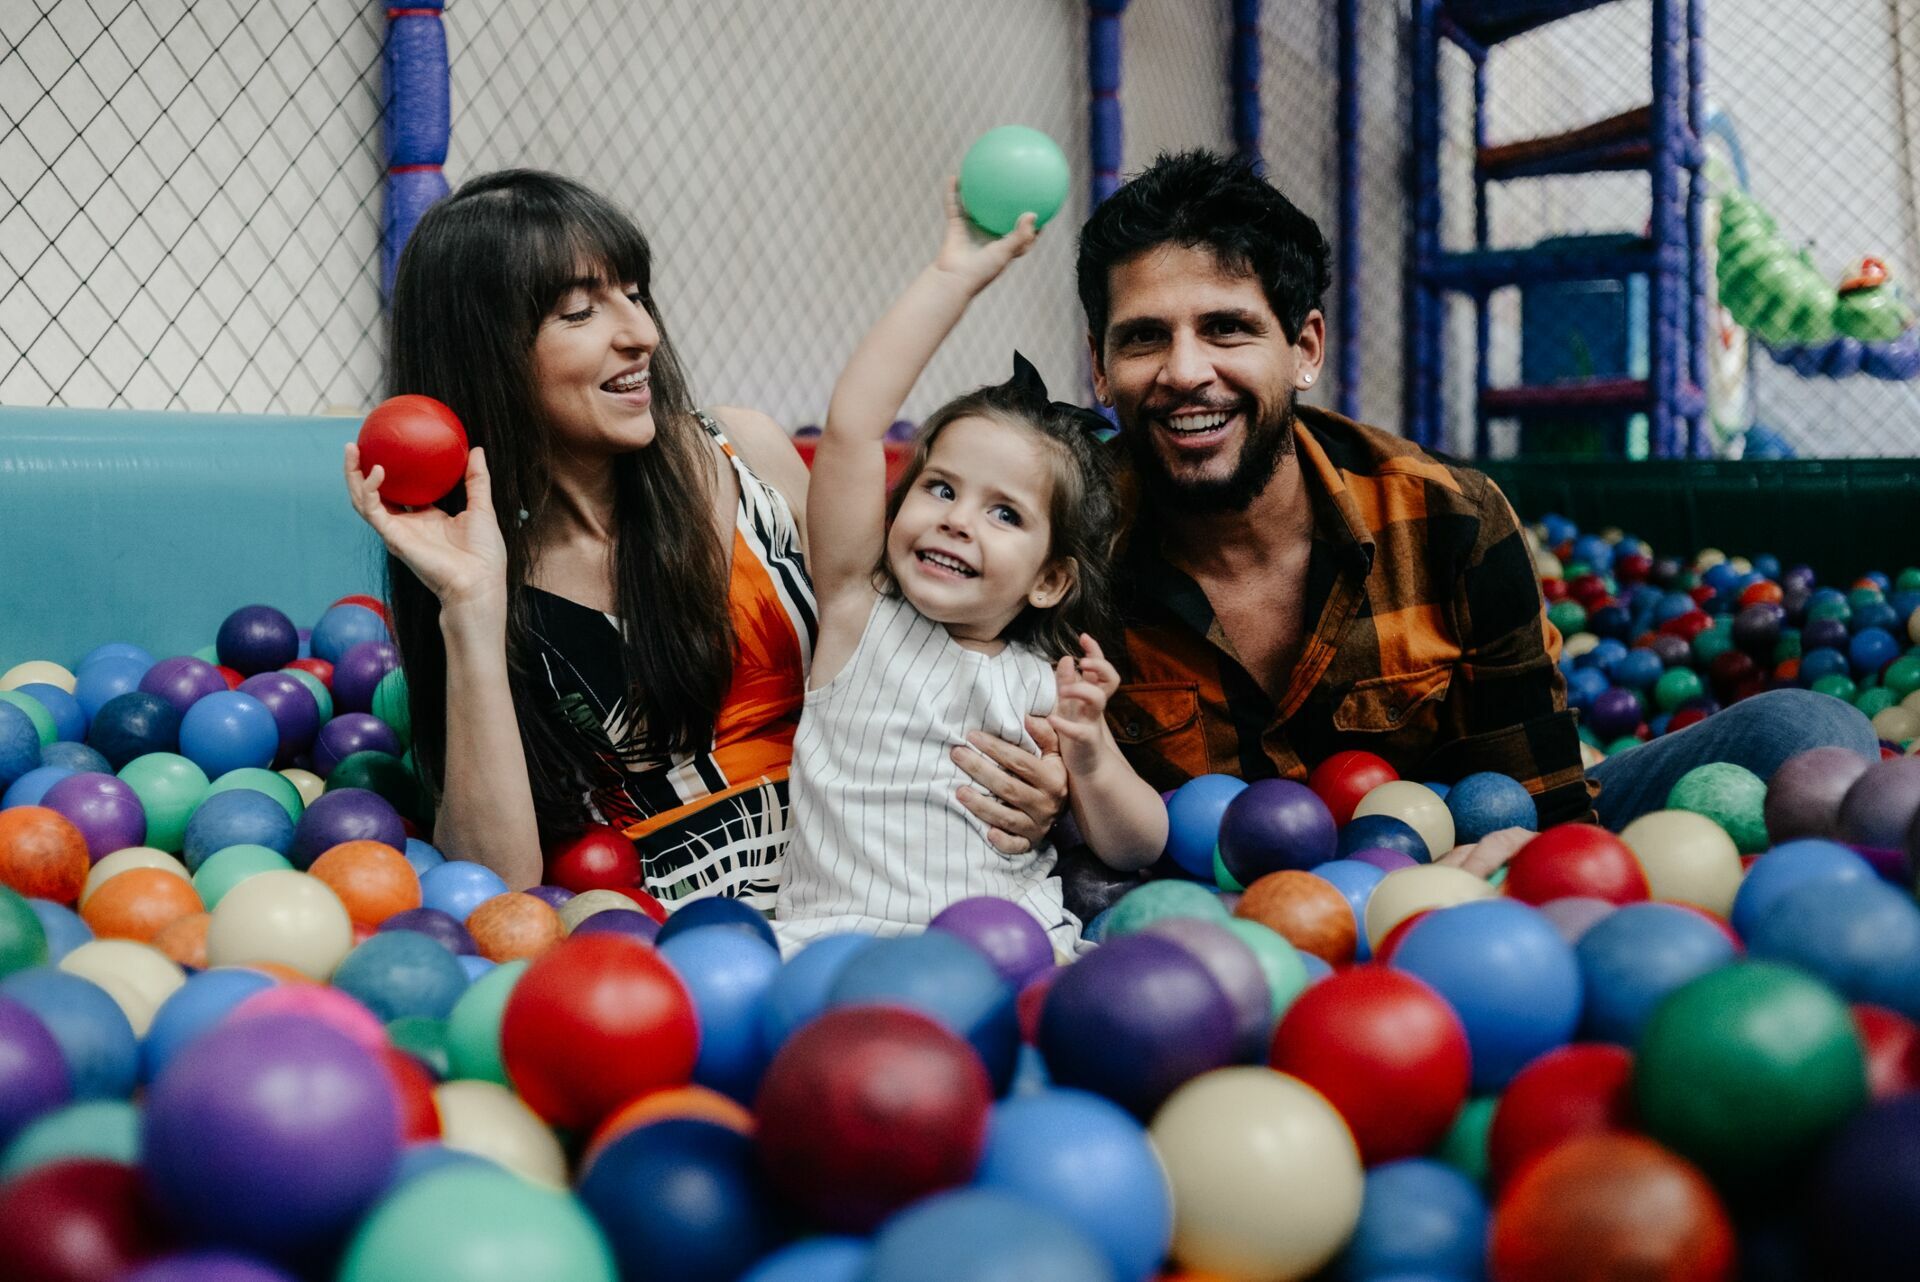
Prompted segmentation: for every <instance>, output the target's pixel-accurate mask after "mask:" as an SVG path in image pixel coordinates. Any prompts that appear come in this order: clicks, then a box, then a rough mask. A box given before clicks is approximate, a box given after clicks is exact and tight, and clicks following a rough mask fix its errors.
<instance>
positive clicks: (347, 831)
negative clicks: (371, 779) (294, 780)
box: [287, 788, 407, 872]
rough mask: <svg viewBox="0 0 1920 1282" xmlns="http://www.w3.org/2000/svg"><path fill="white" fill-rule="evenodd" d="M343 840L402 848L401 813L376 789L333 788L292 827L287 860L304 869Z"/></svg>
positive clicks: (404, 828)
mask: <svg viewBox="0 0 1920 1282" xmlns="http://www.w3.org/2000/svg"><path fill="white" fill-rule="evenodd" d="M343 841H379V842H384V843H386V844H387V845H389V846H392V847H393V848H394V849H395V850H402V849H405V847H406V844H407V830H406V827H405V826H404V825H403V824H402V823H401V822H400V812H399V811H397V810H395V809H394V808H393V803H392V802H390V801H388V800H387V799H386V798H385V797H382V796H381V795H380V794H379V793H377V792H368V791H367V790H366V789H365V788H336V789H335V790H334V791H332V792H329V793H324V794H322V795H321V796H319V797H316V798H315V799H314V802H313V804H312V805H311V806H308V807H307V808H306V811H305V812H304V813H303V814H301V816H300V822H299V823H298V824H296V825H295V826H294V829H293V846H292V848H291V849H289V850H288V851H287V859H288V860H289V861H290V862H291V863H292V864H293V866H294V867H295V868H298V869H300V870H301V871H303V872H304V871H305V870H306V869H308V868H309V867H311V866H312V865H313V861H314V860H316V859H318V858H319V857H320V856H321V855H323V854H325V853H326V852H327V851H329V850H331V849H333V848H334V847H335V846H337V845H339V844H340V843H341V842H343Z"/></svg>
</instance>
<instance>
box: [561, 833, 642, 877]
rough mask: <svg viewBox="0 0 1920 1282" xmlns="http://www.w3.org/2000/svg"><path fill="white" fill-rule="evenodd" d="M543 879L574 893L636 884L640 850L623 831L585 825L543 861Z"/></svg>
mask: <svg viewBox="0 0 1920 1282" xmlns="http://www.w3.org/2000/svg"><path fill="white" fill-rule="evenodd" d="M546 876H547V880H548V881H550V882H552V883H553V884H554V885H556V886H564V887H566V888H567V889H568V890H571V891H573V892H574V893H575V894H580V893H582V892H584V891H588V890H610V889H612V888H614V887H616V886H636V885H638V884H639V883H640V851H639V849H638V848H637V847H636V846H635V845H634V844H633V842H632V841H630V840H629V839H628V838H627V836H626V834H625V833H623V832H621V831H620V830H619V829H618V828H613V827H609V826H608V825H605V824H589V825H588V826H587V827H586V829H585V830H584V831H582V832H581V834H580V835H579V836H578V837H575V838H574V839H573V840H571V841H570V842H568V843H567V844H566V845H564V846H562V847H561V848H560V849H559V850H558V851H557V852H555V853H554V855H553V856H552V857H551V858H550V859H549V860H548V861H547V872H546Z"/></svg>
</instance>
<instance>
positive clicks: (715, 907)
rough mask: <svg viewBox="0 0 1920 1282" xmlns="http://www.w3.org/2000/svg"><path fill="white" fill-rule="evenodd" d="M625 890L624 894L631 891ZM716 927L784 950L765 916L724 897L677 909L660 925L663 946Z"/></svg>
mask: <svg viewBox="0 0 1920 1282" xmlns="http://www.w3.org/2000/svg"><path fill="white" fill-rule="evenodd" d="M621 889H622V891H623V892H624V891H625V890H627V889H631V888H630V887H623V888H621ZM712 926H718V927H723V928H726V929H732V930H743V931H745V932H747V933H748V934H750V935H755V936H758V937H759V938H760V939H761V940H762V941H763V942H764V943H765V944H766V945H767V946H768V947H769V948H778V947H779V946H780V944H779V941H778V940H776V939H775V938H774V936H773V927H772V926H770V925H768V924H767V919H766V916H765V915H764V914H762V913H759V912H756V911H755V910H754V909H752V908H750V907H748V906H747V905H746V904H743V903H741V902H740V901H739V900H738V899H729V898H727V897H725V896H721V895H709V896H707V897H706V898H704V899H694V900H690V901H685V902H682V903H680V904H679V905H677V906H676V907H675V908H674V910H673V913H672V915H671V916H668V917H667V918H666V919H665V920H664V921H663V922H662V923H661V925H660V942H661V943H662V944H665V943H667V942H668V941H669V940H671V939H673V938H674V937H675V936H677V935H680V934H683V933H684V932H686V931H689V930H698V929H701V928H703V927H712Z"/></svg>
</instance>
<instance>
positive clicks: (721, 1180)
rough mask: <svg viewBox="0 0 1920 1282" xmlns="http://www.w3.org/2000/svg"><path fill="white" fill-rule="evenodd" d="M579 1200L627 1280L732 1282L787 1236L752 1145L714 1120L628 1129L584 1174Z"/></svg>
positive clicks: (679, 1122)
mask: <svg viewBox="0 0 1920 1282" xmlns="http://www.w3.org/2000/svg"><path fill="white" fill-rule="evenodd" d="M579 1196H580V1201H581V1203H582V1204H583V1205H585V1207H586V1208H587V1210H588V1211H589V1212H591V1213H592V1215H593V1216H594V1218H595V1220H596V1221H597V1222H598V1223H599V1224H600V1227H601V1229H602V1231H603V1232H604V1233H605V1234H606V1236H607V1240H608V1242H609V1244H610V1245H611V1246H612V1248H613V1255H614V1260H615V1262H616V1264H617V1265H618V1267H619V1268H620V1269H621V1271H622V1272H623V1273H624V1274H626V1275H628V1276H634V1277H640V1276H663V1277H673V1278H684V1279H686V1282H731V1280H732V1279H734V1278H737V1277H739V1276H740V1274H741V1273H742V1272H744V1271H745V1270H746V1268H747V1267H748V1266H749V1265H750V1264H752V1262H753V1261H754V1260H755V1259H756V1258H758V1257H759V1256H760V1255H762V1254H764V1253H765V1252H766V1250H767V1249H768V1248H769V1247H770V1246H772V1245H773V1244H774V1243H775V1242H776V1241H778V1240H779V1237H780V1236H781V1234H780V1229H779V1226H778V1224H777V1223H776V1220H775V1214H774V1210H773V1208H772V1207H771V1206H770V1205H769V1203H768V1199H767V1196H766V1193H765V1192H764V1190H763V1186H762V1185H761V1183H760V1180H759V1179H758V1173H757V1171H756V1170H755V1165H754V1149H753V1141H752V1140H750V1139H748V1138H747V1137H746V1136H744V1135H741V1134H739V1133H738V1132H736V1131H733V1130H731V1129H729V1128H727V1127H724V1126H716V1125H714V1124H712V1123H710V1122H702V1121H693V1120H680V1119H674V1120H669V1121H663V1122H656V1123H654V1124H653V1125H651V1126H643V1127H640V1128H639V1129H637V1130H634V1131H630V1132H628V1133H627V1134H626V1135H623V1136H621V1137H620V1138H619V1139H617V1140H615V1141H613V1142H612V1143H611V1144H609V1145H607V1146H606V1147H605V1148H604V1149H602V1150H601V1151H600V1153H599V1155H598V1156H597V1157H596V1158H595V1159H594V1161H593V1163H592V1165H590V1166H589V1167H587V1169H586V1172H585V1174H584V1176H583V1177H582V1178H581V1181H580V1190H579Z"/></svg>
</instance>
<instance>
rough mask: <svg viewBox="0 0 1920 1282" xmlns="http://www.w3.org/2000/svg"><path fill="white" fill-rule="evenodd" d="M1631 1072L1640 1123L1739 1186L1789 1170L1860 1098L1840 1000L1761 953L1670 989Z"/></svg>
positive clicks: (1860, 1069)
mask: <svg viewBox="0 0 1920 1282" xmlns="http://www.w3.org/2000/svg"><path fill="white" fill-rule="evenodd" d="M1633 1076H1634V1095H1635V1099H1636V1102H1637V1103H1638V1105H1639V1108H1640V1117H1641V1120H1642V1121H1643V1122H1644V1123H1645V1124H1646V1128H1647V1132H1648V1133H1649V1134H1650V1135H1652V1136H1653V1137H1654V1138H1655V1139H1657V1140H1659V1141H1661V1142H1662V1143H1664V1144H1667V1145H1669V1146H1670V1147H1672V1148H1673V1149H1674V1150H1675V1151H1676V1152H1678V1153H1680V1154H1681V1155H1683V1156H1685V1157H1689V1158H1692V1159H1693V1160H1694V1161H1695V1162H1698V1163H1699V1164H1700V1165H1701V1166H1702V1167H1703V1168H1705V1169H1706V1171H1707V1172H1708V1174H1710V1175H1712V1176H1714V1177H1715V1178H1716V1179H1719V1180H1722V1181H1726V1182H1728V1183H1731V1184H1735V1185H1740V1186H1751V1185H1753V1184H1755V1183H1763V1182H1765V1181H1766V1180H1768V1179H1770V1178H1772V1177H1774V1176H1778V1175H1786V1174H1789V1173H1790V1172H1792V1171H1793V1170H1795V1169H1797V1168H1799V1167H1800V1166H1801V1165H1802V1164H1803V1163H1804V1162H1805V1161H1806V1159H1807V1158H1808V1157H1809V1155H1810V1154H1811V1153H1812V1151H1813V1150H1814V1149H1815V1148H1816V1147H1817V1146H1818V1144H1819V1143H1820V1141H1821V1140H1822V1139H1824V1138H1825V1137H1826V1136H1827V1134H1828V1133H1829V1132H1831V1131H1832V1130H1833V1129H1834V1128H1835V1127H1837V1126H1838V1125H1840V1124H1841V1123H1842V1122H1844V1121H1845V1120H1846V1119H1847V1118H1848V1117H1849V1116H1851V1115H1852V1114H1853V1113H1854V1112H1856V1111H1858V1110H1859V1109H1860V1108H1862V1107H1864V1106H1865V1104H1866V1102H1867V1079H1866V1058H1865V1055H1864V1053H1863V1052H1862V1050H1861V1046H1860V1037H1859V1034H1858V1033H1857V1032H1856V1031H1855V1029H1854V1023H1853V1018H1852V1015H1851V1012H1850V1011H1849V1010H1848V1008H1847V1005H1846V1003H1845V1002H1843V1001H1842V1000H1841V999H1840V998H1839V997H1837V996H1835V995H1834V993H1833V992H1832V991H1831V990H1829V989H1828V988H1827V987H1825V986H1824V985H1822V984H1820V983H1819V982H1818V981H1816V980H1814V979H1812V978H1810V977H1808V976H1806V975H1804V974H1802V973H1801V972H1799V971H1797V970H1793V969H1790V968H1789V967H1786V966H1780V965H1775V964H1773V963H1770V962H1737V963H1735V964H1733V965H1730V966H1724V967H1722V968H1720V969H1718V970H1714V971H1710V972H1708V973H1707V974H1705V975H1702V976H1700V977H1699V978H1698V979H1695V980H1693V981H1691V982H1689V983H1688V984H1686V985H1684V986H1683V987H1681V988H1680V989H1678V990H1676V991H1675V992H1674V993H1672V994H1671V995H1670V996H1668V997H1667V999H1666V1000H1665V1001H1663V1002H1662V1003H1661V1004H1660V1006H1659V1007H1658V1009H1656V1010H1655V1011H1654V1014H1653V1018H1652V1019H1651V1020H1650V1021H1649V1022H1648V1024H1647V1027H1646V1030H1645V1032H1644V1033H1643V1034H1642V1036H1641V1040H1640V1046H1639V1049H1638V1053H1637V1055H1636V1057H1635V1061H1634V1074H1633Z"/></svg>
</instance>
